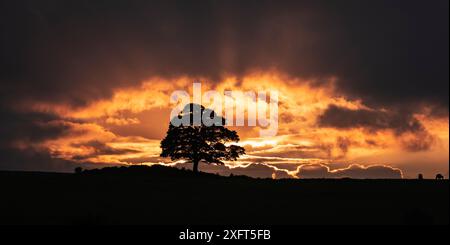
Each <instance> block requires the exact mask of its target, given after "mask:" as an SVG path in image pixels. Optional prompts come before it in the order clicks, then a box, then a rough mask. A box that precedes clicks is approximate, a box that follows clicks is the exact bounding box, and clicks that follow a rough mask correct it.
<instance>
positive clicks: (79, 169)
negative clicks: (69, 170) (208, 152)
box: [74, 167, 83, 174]
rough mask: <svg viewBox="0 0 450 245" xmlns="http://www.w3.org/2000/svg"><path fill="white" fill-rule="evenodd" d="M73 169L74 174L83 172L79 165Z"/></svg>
mask: <svg viewBox="0 0 450 245" xmlns="http://www.w3.org/2000/svg"><path fill="white" fill-rule="evenodd" d="M74 171H75V173H76V174H81V172H83V168H81V167H76V168H75V169H74Z"/></svg>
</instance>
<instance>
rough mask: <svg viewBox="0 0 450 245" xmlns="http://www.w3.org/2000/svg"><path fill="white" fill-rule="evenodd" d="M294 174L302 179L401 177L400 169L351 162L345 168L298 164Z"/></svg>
mask: <svg viewBox="0 0 450 245" xmlns="http://www.w3.org/2000/svg"><path fill="white" fill-rule="evenodd" d="M296 176H297V177H299V178H302V179H315V178H354V179H401V178H402V176H403V175H402V171H401V170H400V169H397V168H392V167H390V166H385V165H372V166H367V167H364V166H361V165H357V164H353V165H350V166H348V167H347V168H341V169H334V170H330V168H329V167H328V166H326V165H322V164H306V165H302V166H299V167H298V169H297V173H296Z"/></svg>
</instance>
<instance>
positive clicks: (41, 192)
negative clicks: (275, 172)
mask: <svg viewBox="0 0 450 245" xmlns="http://www.w3.org/2000/svg"><path fill="white" fill-rule="evenodd" d="M448 184H449V183H448V180H442V181H436V180H354V179H310V180H298V179H286V180H271V179H252V178H248V177H241V176H234V177H221V176H217V175H213V174H203V173H202V174H197V175H196V174H194V173H192V172H191V171H188V170H179V169H175V168H170V167H163V166H153V167H143V166H136V167H130V168H108V169H103V170H91V171H85V172H83V173H80V174H68V173H38V172H0V186H1V190H2V191H1V202H0V224H247V225H250V224H448V223H449V212H448V210H449V185H448Z"/></svg>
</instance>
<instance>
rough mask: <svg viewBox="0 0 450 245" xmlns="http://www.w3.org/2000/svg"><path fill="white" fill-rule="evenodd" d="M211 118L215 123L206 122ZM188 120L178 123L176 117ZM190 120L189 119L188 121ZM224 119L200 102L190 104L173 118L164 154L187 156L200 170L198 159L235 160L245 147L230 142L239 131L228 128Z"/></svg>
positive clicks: (163, 150) (164, 140) (194, 169)
mask: <svg viewBox="0 0 450 245" xmlns="http://www.w3.org/2000/svg"><path fill="white" fill-rule="evenodd" d="M195 118H201V119H207V120H212V121H213V122H215V123H213V124H212V125H210V126H209V125H208V123H206V124H205V123H204V122H205V120H200V121H198V120H196V119H195ZM177 119H178V121H179V120H189V121H185V123H183V124H181V125H179V126H175V125H177V124H176V123H175V122H174V120H177ZM186 122H188V123H186ZM223 125H225V119H224V118H223V117H221V116H218V115H217V114H216V113H215V112H214V111H213V110H210V109H205V107H203V106H201V105H198V104H193V103H191V104H188V105H186V106H185V107H184V109H183V110H182V111H181V112H180V113H179V115H178V116H177V117H174V118H172V120H171V123H170V124H169V129H168V131H167V135H166V137H165V138H164V139H163V140H162V141H161V149H162V152H161V157H170V158H171V159H172V160H179V159H184V160H188V161H191V162H192V163H193V165H194V166H193V171H194V172H198V163H199V162H200V161H203V162H205V163H209V164H210V163H214V164H224V162H223V161H235V160H236V159H237V158H238V157H239V156H240V155H243V154H245V150H244V148H243V147H240V146H238V145H233V144H229V145H228V144H227V143H228V142H238V141H239V136H238V135H237V133H236V131H233V130H229V129H227V128H225V127H224V126H223Z"/></svg>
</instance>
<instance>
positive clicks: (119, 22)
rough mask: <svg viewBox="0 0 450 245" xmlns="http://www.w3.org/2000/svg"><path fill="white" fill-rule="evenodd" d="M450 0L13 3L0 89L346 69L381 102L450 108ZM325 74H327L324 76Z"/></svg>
mask: <svg viewBox="0 0 450 245" xmlns="http://www.w3.org/2000/svg"><path fill="white" fill-rule="evenodd" d="M448 9H449V6H448V1H446V0H434V1H346V2H345V3H342V2H338V1H276V2H275V1H117V0H113V1H53V0H52V1H20V0H19V1H3V2H2V7H1V10H0V12H1V15H0V16H1V17H0V20H1V37H0V38H1V61H0V62H1V74H0V81H1V83H2V90H1V92H0V95H1V100H0V103H2V105H3V106H5V105H6V106H8V105H10V104H15V103H17V102H18V101H20V100H23V99H28V100H37V101H51V102H64V103H70V104H71V105H75V106H76V105H84V104H85V103H87V102H89V101H92V100H94V99H98V98H102V97H107V96H109V95H110V94H111V91H112V90H111V89H113V88H115V87H120V86H127V85H132V84H134V83H137V82H139V81H141V80H142V79H145V78H148V77H150V76H153V75H160V76H176V75H183V74H188V75H192V76H206V77H209V78H210V79H212V80H217V79H218V78H219V77H220V76H221V75H223V74H224V73H231V74H238V75H239V74H245V73H246V72H248V71H250V70H252V69H268V68H277V69H279V70H280V71H282V72H285V73H287V74H288V75H292V76H298V77H305V78H311V77H315V78H326V77H330V76H337V77H338V78H339V80H338V88H339V89H340V90H341V92H343V93H344V94H346V95H347V96H349V97H351V98H361V99H363V101H364V102H365V103H366V104H368V105H371V106H379V107H389V106H409V105H413V106H414V105H417V104H421V103H425V104H432V105H436V108H437V109H439V110H436V111H437V112H439V113H441V114H442V113H444V114H445V115H448V101H449V99H448V98H449V95H448V91H449V89H448V87H449V76H448V65H449V64H448V63H449V62H448V54H449V50H448V43H449V40H448V31H449V26H448V23H449V21H448ZM319 80H320V79H319Z"/></svg>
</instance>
